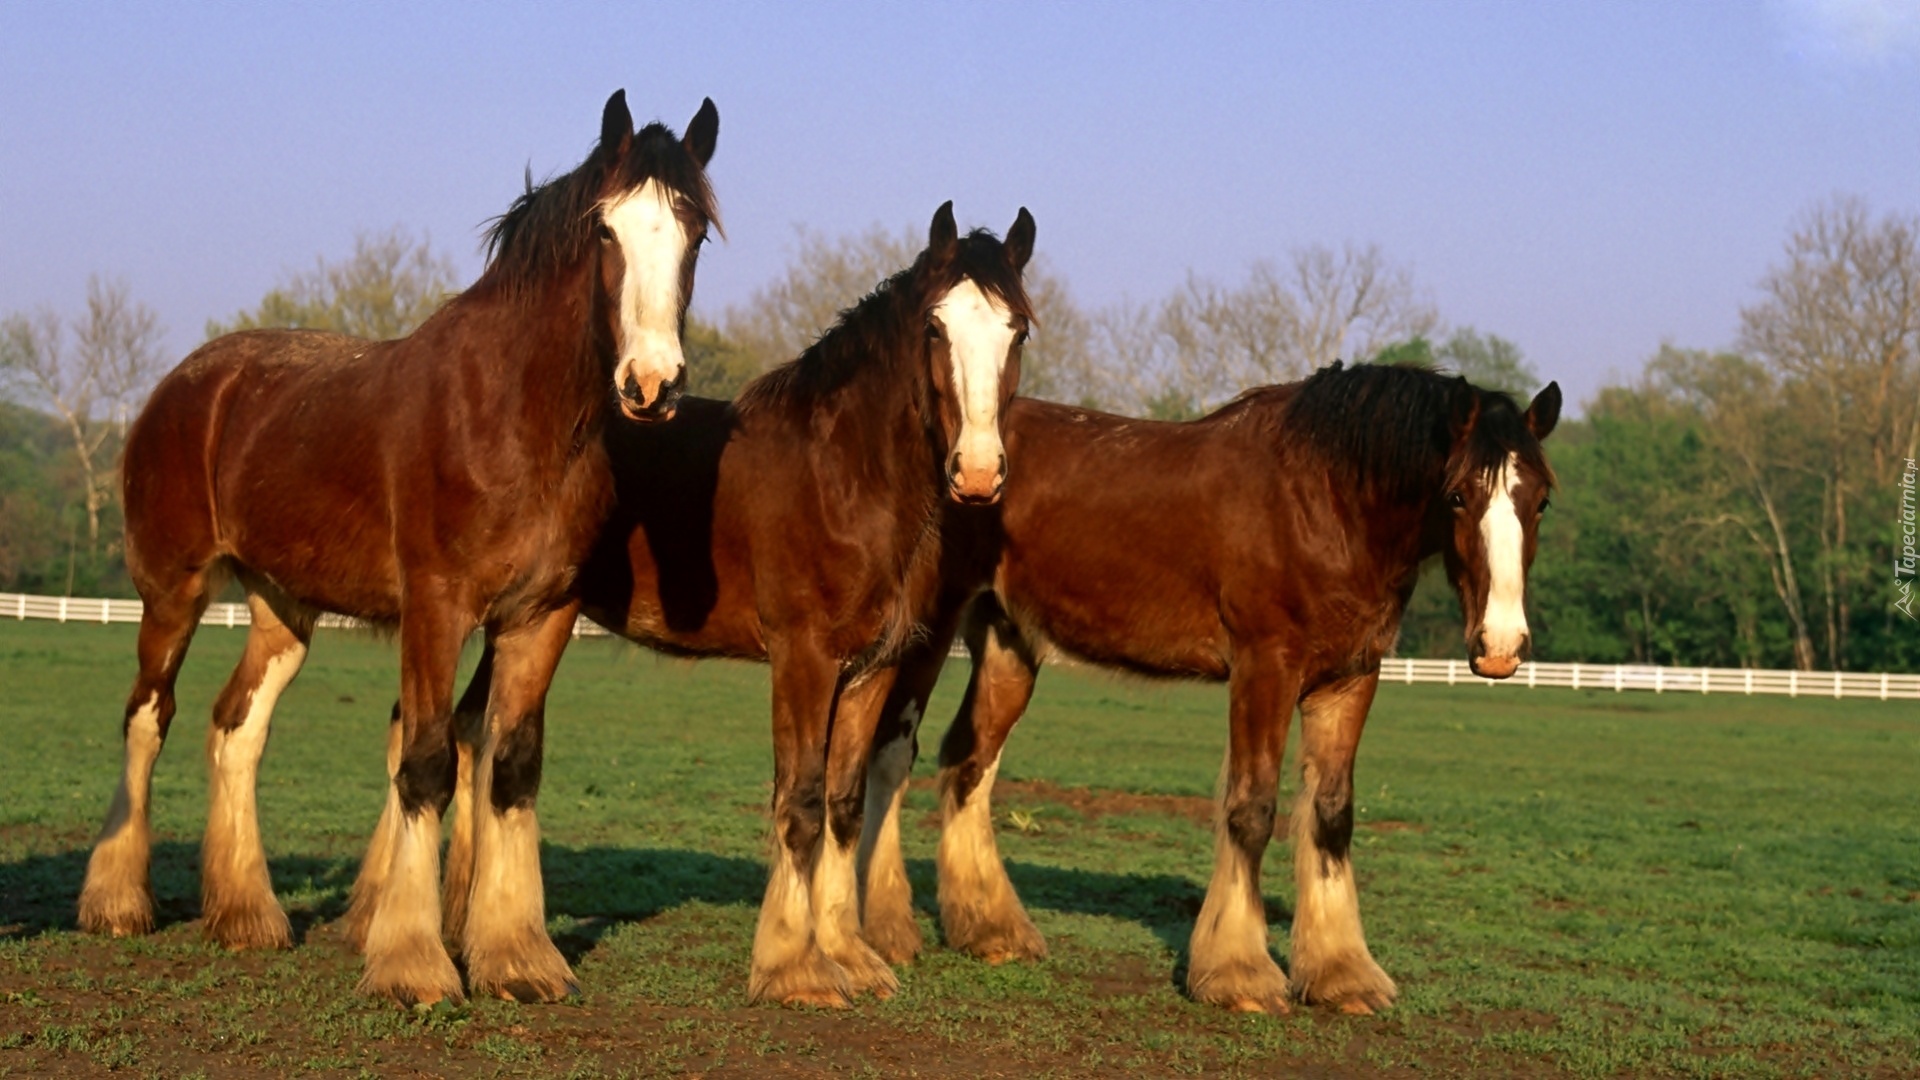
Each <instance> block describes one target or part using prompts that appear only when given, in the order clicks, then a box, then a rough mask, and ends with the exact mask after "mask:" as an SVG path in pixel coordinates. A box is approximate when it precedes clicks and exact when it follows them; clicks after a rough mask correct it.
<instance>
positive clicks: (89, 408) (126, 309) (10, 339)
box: [0, 277, 163, 552]
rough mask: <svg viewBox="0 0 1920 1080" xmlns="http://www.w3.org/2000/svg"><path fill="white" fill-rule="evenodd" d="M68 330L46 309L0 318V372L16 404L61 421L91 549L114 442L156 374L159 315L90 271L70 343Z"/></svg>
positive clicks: (109, 491)
mask: <svg viewBox="0 0 1920 1080" xmlns="http://www.w3.org/2000/svg"><path fill="white" fill-rule="evenodd" d="M67 329H68V327H67V325H66V324H63V323H62V322H61V319H60V317H59V316H58V315H57V314H55V313H54V312H53V311H51V310H47V309H42V310H40V311H38V312H35V313H33V314H31V315H12V316H9V317H8V318H7V319H6V320H5V321H4V322H0V376H4V378H5V379H6V382H7V384H8V387H9V389H10V390H11V391H12V392H13V393H15V394H16V395H18V396H19V398H20V399H21V401H22V403H23V404H26V405H29V406H32V407H36V408H45V409H48V410H50V411H51V412H52V413H53V415H54V416H55V417H57V418H58V419H59V420H60V422H61V424H62V426H64V427H65V428H66V430H67V433H68V435H69V437H70V438H71V440H72V443H73V451H74V457H75V459H76V463H77V464H78V465H79V467H80V472H81V479H82V484H83V485H84V489H83V495H84V500H85V503H86V508H87V543H88V547H89V550H92V551H95V552H98V550H99V547H100V512H101V510H103V509H104V508H105V507H106V506H107V504H108V503H109V502H111V501H112V499H113V493H114V480H115V469H114V466H113V458H114V454H115V453H116V452H117V444H118V442H119V440H120V438H121V437H122V436H124V435H125V433H126V426H127V423H128V422H129V421H130V420H131V419H132V417H133V413H134V410H136V409H137V408H138V407H139V405H140V403H141V401H143V400H144V399H145V397H146V395H147V392H148V391H149V390H150V389H151V388H152V386H153V383H154V381H155V380H156V379H158V378H159V376H160V373H161V365H162V362H163V361H162V354H161V351H160V348H161V330H160V320H159V317H158V316H156V315H155V314H154V312H153V309H151V308H149V307H147V306H146V305H145V304H141V303H136V302H134V301H133V300H131V299H130V298H129V297H128V295H127V286H126V283H125V282H123V281H110V282H103V281H102V280H101V279H100V278H99V277H94V278H91V279H89V280H88V282H87V307H86V311H85V312H84V313H83V314H81V315H80V316H78V317H76V318H75V319H74V320H73V322H72V324H71V329H72V332H73V338H74V340H73V343H72V344H71V346H69V344H68V342H67V340H66V331H67Z"/></svg>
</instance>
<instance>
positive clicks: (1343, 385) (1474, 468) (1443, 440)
mask: <svg viewBox="0 0 1920 1080" xmlns="http://www.w3.org/2000/svg"><path fill="white" fill-rule="evenodd" d="M1296 387H1297V389H1296V390H1295V392H1294V393H1293V395H1292V396H1291V397H1290V398H1289V399H1288V400H1287V402H1286V404H1285V407H1284V412H1283V414H1282V424H1283V430H1284V431H1285V432H1286V433H1288V434H1289V435H1291V436H1294V437H1297V438H1300V439H1302V440H1303V441H1305V442H1306V443H1307V444H1308V445H1309V446H1310V447H1312V448H1313V449H1314V450H1315V451H1316V452H1317V453H1318V454H1319V455H1320V456H1321V457H1322V458H1324V459H1325V460H1326V461H1327V463H1328V464H1329V466H1330V467H1332V468H1334V469H1336V470H1338V471H1339V472H1340V473H1342V474H1344V475H1345V477H1346V478H1347V479H1349V480H1350V481H1351V482H1352V483H1353V484H1355V485H1356V486H1364V487H1371V488H1374V489H1376V490H1379V491H1381V492H1382V493H1383V494H1388V495H1392V496H1400V495H1409V494H1414V493H1416V492H1428V493H1431V492H1434V491H1437V490H1439V488H1440V487H1441V486H1442V485H1445V484H1449V483H1453V484H1457V483H1461V482H1464V481H1466V480H1468V479H1470V478H1474V477H1480V478H1485V477H1488V476H1491V475H1493V474H1494V473H1495V472H1497V471H1498V470H1499V469H1500V467H1501V466H1502V465H1504V464H1506V461H1507V456H1508V455H1509V454H1518V455H1519V457H1520V460H1521V462H1522V463H1524V464H1526V465H1529V466H1531V467H1532V468H1535V469H1537V470H1539V471H1540V472H1541V473H1542V474H1544V475H1547V476H1549V477H1550V476H1552V472H1551V471H1550V470H1549V469H1548V467H1547V461H1546V456H1545V455H1544V454H1543V453H1542V452H1541V449H1540V441H1539V440H1538V439H1536V438H1534V437H1533V433H1532V432H1531V431H1529V430H1528V429H1527V421H1526V415H1525V413H1524V412H1523V411H1522V410H1521V408H1520V407H1519V406H1518V405H1516V404H1515V403H1514V400H1513V399H1512V398H1511V397H1508V396H1507V395H1506V394H1505V393H1502V392H1500V391H1498V390H1485V389H1481V388H1480V387H1476V386H1474V385H1472V384H1471V383H1469V382H1467V380H1466V379H1464V378H1461V377H1459V376H1452V375H1443V374H1441V373H1440V372H1437V371H1434V370H1432V369H1431V368H1425V367H1417V366H1413V365H1405V366H1402V365H1382V364H1354V365H1352V366H1351V367H1345V366H1342V365H1341V364H1339V363H1337V362H1336V363H1334V364H1333V365H1331V366H1329V367H1325V368H1321V369H1320V370H1319V371H1317V372H1315V373H1314V374H1313V375H1312V376H1310V377H1309V378H1308V379H1306V380H1305V381H1304V382H1301V383H1298V384H1296ZM1469 415H1471V416H1473V417H1474V422H1473V430H1472V434H1471V435H1470V436H1469V437H1468V438H1467V440H1466V443H1465V445H1464V446H1462V447H1461V448H1460V453H1459V455H1458V456H1457V458H1454V457H1453V445H1452V443H1453V434H1452V432H1453V425H1454V423H1455V418H1456V417H1460V418H1462V419H1464V418H1465V417H1467V416H1469ZM1450 458H1453V460H1450Z"/></svg>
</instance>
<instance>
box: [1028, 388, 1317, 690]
mask: <svg viewBox="0 0 1920 1080" xmlns="http://www.w3.org/2000/svg"><path fill="white" fill-rule="evenodd" d="M1007 425H1008V454H1009V457H1010V458H1011V459H1012V460H1013V461H1014V462H1016V465H1015V469H1016V470H1018V471H1017V472H1016V473H1015V475H1014V476H1013V477H1011V478H1010V479H1009V481H1008V483H1007V488H1006V493H1005V495H1004V496H1003V506H1002V509H1001V527H1000V532H1001V536H1000V538H999V541H998V542H999V545H1000V550H999V559H998V565H997V567H996V569H995V572H994V580H993V587H994V588H995V591H996V592H998V593H999V595H1000V597H1001V600H1002V602H1003V603H1004V604H1005V605H1006V607H1007V608H1008V610H1009V611H1010V612H1011V613H1013V615H1014V617H1015V618H1016V619H1018V620H1019V621H1020V622H1021V623H1022V625H1023V627H1025V628H1026V629H1028V630H1029V631H1033V632H1037V634H1038V636H1040V637H1042V638H1044V639H1045V640H1047V641H1049V642H1050V643H1052V644H1053V645H1054V646H1056V647H1058V648H1061V649H1063V650H1065V651H1067V652H1069V653H1073V654H1075V655H1078V656H1081V657H1084V658H1085V659H1088V660H1091V661H1093V662H1096V663H1100V664H1105V665H1109V666H1114V667H1119V668H1123V669H1127V670H1132V671H1136V672H1140V673H1143V674H1151V675H1168V676H1178V677H1198V678H1225V677H1226V674H1227V671H1228V667H1229V664H1230V660H1231V653H1232V641H1233V640H1234V639H1235V638H1236V637H1239V636H1242V635H1243V634H1244V633H1246V632H1252V633H1256V634H1262V633H1266V632H1268V631H1269V629H1270V628H1269V627H1266V626H1263V625H1261V624H1262V623H1263V621H1266V620H1268V618H1269V616H1270V613H1271V609H1273V608H1275V607H1279V608H1283V609H1284V608H1285V607H1286V606H1287V604H1288V597H1287V596H1285V595H1284V592H1285V590H1286V589H1287V588H1288V587H1289V586H1288V581H1289V580H1290V579H1291V577H1292V576H1293V575H1290V574H1289V573H1288V572H1287V570H1288V563H1289V561H1290V560H1291V558H1292V556H1293V555H1294V554H1295V553H1296V552H1297V549H1298V542H1299V541H1300V540H1301V539H1302V538H1303V537H1304V536H1305V535H1306V534H1308V533H1310V532H1311V531H1312V527H1311V525H1310V523H1309V522H1307V521H1305V520H1303V519H1302V518H1301V516H1300V514H1299V509H1298V503H1299V501H1300V500H1299V499H1298V498H1297V497H1295V495H1294V494H1293V493H1292V492H1290V490H1289V488H1290V482H1289V478H1288V477H1287V476H1286V475H1285V474H1284V473H1285V471H1284V470H1283V469H1282V468H1281V467H1280V465H1281V457H1280V456H1279V455H1278V454H1277V453H1276V449H1275V445H1274V441H1273V439H1272V438H1271V437H1270V435H1269V429H1268V428H1267V427H1266V426H1265V425H1263V424H1262V423H1261V422H1260V417H1259V416H1257V415H1254V414H1253V413H1251V412H1249V411H1247V410H1236V409H1234V408H1233V407H1231V406H1230V407H1229V408H1228V409H1227V410H1222V412H1221V413H1217V414H1215V415H1214V416H1212V417H1209V418H1206V419H1204V420H1200V421H1192V422H1186V423H1173V422H1164V421H1152V420H1138V419H1131V418H1126V417H1118V416H1111V415H1108V414H1104V413H1100V412H1096V411H1092V410H1087V409H1079V408H1074V407H1071V406H1065V405H1058V404H1053V403H1049V402H1041V401H1031V400H1024V399H1022V400H1016V401H1015V402H1014V406H1013V408H1012V409H1011V410H1010V412H1009V413H1008V417H1007ZM1256 598H1257V599H1256ZM1254 609H1257V610H1254Z"/></svg>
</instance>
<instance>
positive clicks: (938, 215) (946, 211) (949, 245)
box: [927, 199, 960, 262]
mask: <svg viewBox="0 0 1920 1080" xmlns="http://www.w3.org/2000/svg"><path fill="white" fill-rule="evenodd" d="M959 246H960V227H959V226H957V225H955V224H954V223H953V200H952V199H948V200H947V201H946V202H943V203H941V204H940V209H938V210H935V211H934V212H933V227H932V228H930V229H928V230H927V250H928V251H930V252H932V253H933V254H934V256H935V257H936V258H938V259H939V260H940V261H942V262H944V261H946V260H948V259H951V258H953V256H954V250H955V249H956V248H958V247H959Z"/></svg>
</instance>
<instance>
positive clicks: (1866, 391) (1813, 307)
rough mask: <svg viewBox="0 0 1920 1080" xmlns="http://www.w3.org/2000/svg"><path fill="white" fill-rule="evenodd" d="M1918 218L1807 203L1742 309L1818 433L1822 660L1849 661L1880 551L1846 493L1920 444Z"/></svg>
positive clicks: (1885, 473) (1841, 202)
mask: <svg viewBox="0 0 1920 1080" xmlns="http://www.w3.org/2000/svg"><path fill="white" fill-rule="evenodd" d="M1917 238H1920V220H1917V219H1915V218H1913V217H1902V216H1898V215H1888V216H1886V217H1884V218H1881V219H1880V220H1879V221H1875V220H1873V218H1872V216H1871V214H1870V213H1869V212H1868V210H1867V207H1866V205H1865V204H1864V203H1863V202H1861V201H1860V200H1859V199H1856V198H1850V197H1844V196H1842V197H1836V198H1834V199H1831V200H1829V201H1827V202H1825V203H1822V204H1819V205H1816V206H1815V207H1813V208H1812V209H1811V210H1810V211H1808V212H1807V213H1806V214H1805V215H1804V217H1803V218H1802V219H1801V221H1800V223H1799V224H1798V225H1797V226H1796V227H1795V229H1794V231H1793V234H1792V235H1791V236H1790V237H1789V238H1788V240H1787V244H1786V260H1785V262H1784V263H1783V264H1781V265H1779V266H1776V267H1774V268H1773V269H1772V270H1771V271H1769V272H1768V274H1767V276H1766V278H1765V279H1763V281H1762V283H1761V288H1762V290H1763V292H1764V294H1765V295H1764V298H1763V299H1762V300H1761V302H1759V303H1758V304H1755V305H1753V306H1751V307H1748V308H1746V309H1744V310H1742V312H1741V335H1740V338H1741V345H1742V346H1743V347H1744V348H1745V349H1746V350H1748V351H1749V352H1750V353H1752V354H1753V355H1754V356H1756V357H1758V358H1759V359H1761V360H1763V361H1764V362H1766V363H1767V364H1768V365H1769V366H1770V367H1771V368H1772V369H1773V370H1774V371H1776V372H1778V374H1779V376H1780V377H1781V379H1782V380H1783V389H1784V391H1785V392H1786V393H1787V394H1788V395H1789V397H1790V398H1791V399H1792V400H1793V401H1794V402H1796V403H1797V404H1798V405H1799V406H1800V410H1799V411H1800V412H1801V413H1802V415H1803V416H1804V417H1805V418H1806V420H1807V422H1808V423H1810V424H1811V425H1812V426H1813V428H1814V430H1815V431H1816V432H1817V433H1818V438H1817V440H1816V448H1815V449H1816V453H1815V454H1814V456H1813V457H1812V458H1811V459H1810V460H1809V461H1808V462H1807V463H1806V468H1807V469H1808V471H1810V472H1811V473H1812V474H1813V475H1815V476H1816V477H1818V479H1819V482H1820V486H1821V488H1822V500H1821V513H1820V525H1819V528H1818V530H1817V532H1816V536H1817V539H1818V543H1819V549H1820V559H1819V566H1818V572H1819V580H1820V588H1821V597H1822V600H1823V606H1824V613H1825V622H1826V646H1827V649H1826V651H1827V659H1828V662H1829V663H1830V664H1832V665H1833V666H1834V667H1836V668H1838V667H1842V666H1844V665H1845V662H1846V655H1847V635H1848V630H1849V625H1850V624H1851V622H1852V617H1853V605H1854V602H1855V600H1856V599H1857V598H1860V593H1861V590H1862V586H1863V585H1864V584H1865V583H1866V582H1867V581H1869V580H1870V576H1871V571H1870V569H1869V568H1870V567H1871V566H1873V565H1875V564H1878V563H1880V562H1881V561H1882V560H1881V559H1879V558H1878V554H1879V553H1877V552H1874V551H1872V550H1869V548H1871V547H1875V546H1884V545H1873V544H1869V545H1863V544H1861V543H1860V542H1859V540H1858V539H1857V538H1856V537H1855V535H1854V530H1853V528H1852V522H1851V517H1852V513H1853V509H1854V507H1853V503H1854V500H1855V499H1857V498H1859V497H1860V496H1862V495H1863V494H1864V493H1865V492H1867V491H1870V490H1883V489H1884V488H1885V486H1886V485H1888V484H1889V483H1891V481H1892V478H1893V476H1894V475H1895V474H1896V473H1897V472H1898V468H1897V466H1898V464H1899V461H1900V459H1902V458H1905V457H1909V456H1912V455H1913V453H1914V448H1915V446H1916V444H1917V443H1920V360H1916V356H1917V355H1920V255H1917V254H1916V250H1915V245H1916V239H1917Z"/></svg>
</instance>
